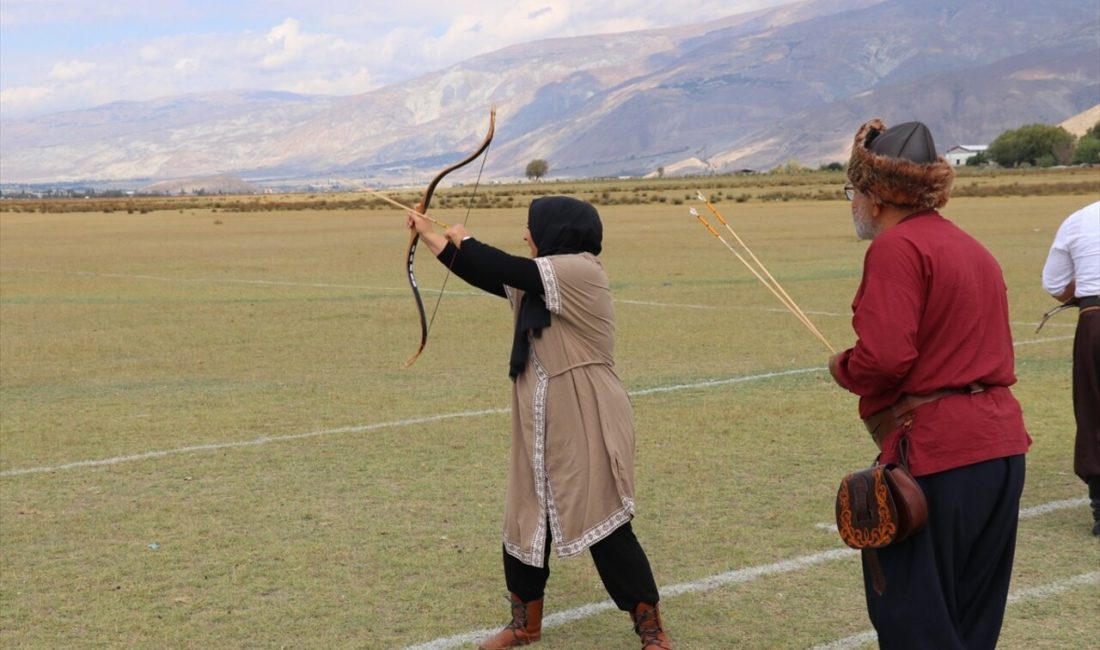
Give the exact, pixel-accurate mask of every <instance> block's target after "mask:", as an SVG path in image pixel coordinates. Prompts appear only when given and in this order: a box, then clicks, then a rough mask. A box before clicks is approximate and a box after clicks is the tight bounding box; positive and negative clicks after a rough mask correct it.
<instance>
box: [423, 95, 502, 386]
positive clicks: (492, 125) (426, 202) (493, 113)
mask: <svg viewBox="0 0 1100 650" xmlns="http://www.w3.org/2000/svg"><path fill="white" fill-rule="evenodd" d="M496 121H497V109H496V107H495V106H494V107H493V108H492V109H490V111H489V132H488V133H486V134H485V139H484V140H482V142H481V145H480V146H478V148H477V150H476V151H474V152H473V153H472V154H470V155H469V156H467V157H465V158H463V159H462V160H460V161H458V162H456V163H455V164H453V165H451V166H449V167H447V168H446V169H444V170H443V171H441V172H439V173H438V174H436V176H435V178H433V179H432V181H431V182H430V183H428V187H427V188H426V189H425V190H424V197H423V198H421V199H420V203H418V204H417V206H416V212H419V213H421V214H426V213H427V212H428V207H429V206H430V205H431V202H432V194H433V193H434V192H435V188H436V186H437V185H439V182H440V181H442V180H443V178H444V177H445V176H446V175H447V174H450V173H451V172H453V171H455V170H456V169H461V168H463V167H465V166H466V165H468V164H470V163H471V162H473V161H475V160H477V158H478V156H480V155H481V154H482V153H484V152H485V150H486V149H488V148H489V143H490V142H492V141H493V132H494V131H495V129H496ZM411 230H412V232H411V233H410V235H409V249H408V252H407V254H406V260H407V267H408V268H407V270H408V274H409V287H410V288H411V289H412V294H413V298H415V299H416V310H417V312H418V313H419V315H420V346H419V347H418V348H417V349H416V352H415V353H414V354H413V355H412V356H411V357H409V360H408V361H406V362H405V367H406V368H408V367H409V366H411V365H412V364H413V363H415V362H416V360H417V358H419V357H420V353H421V352H423V351H424V346H425V345H427V344H428V318H427V315H426V314H425V313H424V301H423V300H422V299H421V298H420V289H419V287H417V284H416V272H415V269H414V267H413V260H414V259H415V258H416V245H417V243H419V241H420V237H419V236H418V235H417V233H416V229H415V228H413V229H411ZM449 271H450V269H448V272H449ZM433 316H434V314H433Z"/></svg>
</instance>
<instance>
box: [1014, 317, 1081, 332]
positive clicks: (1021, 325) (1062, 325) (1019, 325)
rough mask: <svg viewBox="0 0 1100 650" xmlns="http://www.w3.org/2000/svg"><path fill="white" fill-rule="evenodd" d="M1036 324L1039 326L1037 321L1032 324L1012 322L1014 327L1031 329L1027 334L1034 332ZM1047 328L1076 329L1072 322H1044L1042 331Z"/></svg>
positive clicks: (1074, 323)
mask: <svg viewBox="0 0 1100 650" xmlns="http://www.w3.org/2000/svg"><path fill="white" fill-rule="evenodd" d="M1038 324H1039V321H1035V322H1034V323H1023V322H1020V321H1015V320H1014V321H1012V325H1016V326H1018V327H1027V328H1031V329H1029V330H1028V331H1029V332H1034V331H1035V327H1036V326H1037V325H1038ZM1048 327H1077V323H1076V322H1073V323H1052V322H1050V321H1047V322H1046V323H1045V324H1044V325H1043V329H1046V328H1048Z"/></svg>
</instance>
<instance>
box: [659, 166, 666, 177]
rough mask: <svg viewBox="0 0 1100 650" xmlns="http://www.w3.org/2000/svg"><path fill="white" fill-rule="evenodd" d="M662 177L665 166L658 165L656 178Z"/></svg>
mask: <svg viewBox="0 0 1100 650" xmlns="http://www.w3.org/2000/svg"><path fill="white" fill-rule="evenodd" d="M664 177H665V168H664V167H658V168H657V178H664Z"/></svg>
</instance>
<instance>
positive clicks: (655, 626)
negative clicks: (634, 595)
mask: <svg viewBox="0 0 1100 650" xmlns="http://www.w3.org/2000/svg"><path fill="white" fill-rule="evenodd" d="M630 618H632V619H634V631H635V632H637V633H638V636H640V637H642V650H672V641H671V640H669V638H668V635H667V634H665V631H664V629H663V628H662V627H661V610H660V605H650V604H649V603H638V604H637V605H636V606H635V607H634V611H633V612H631V613H630Z"/></svg>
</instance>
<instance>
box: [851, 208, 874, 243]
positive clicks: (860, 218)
mask: <svg viewBox="0 0 1100 650" xmlns="http://www.w3.org/2000/svg"><path fill="white" fill-rule="evenodd" d="M852 225H853V226H855V229H856V237H859V238H860V239H866V240H867V241H870V240H872V239H874V238H875V237H876V236H877V235H878V233H879V230H880V229H879V227H878V225H877V224H876V223H875V222H874V220H873V219H871V218H870V217H869V216H867V215H863V214H860V211H859V210H856V209H855V208H854V207H853V208H852Z"/></svg>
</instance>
